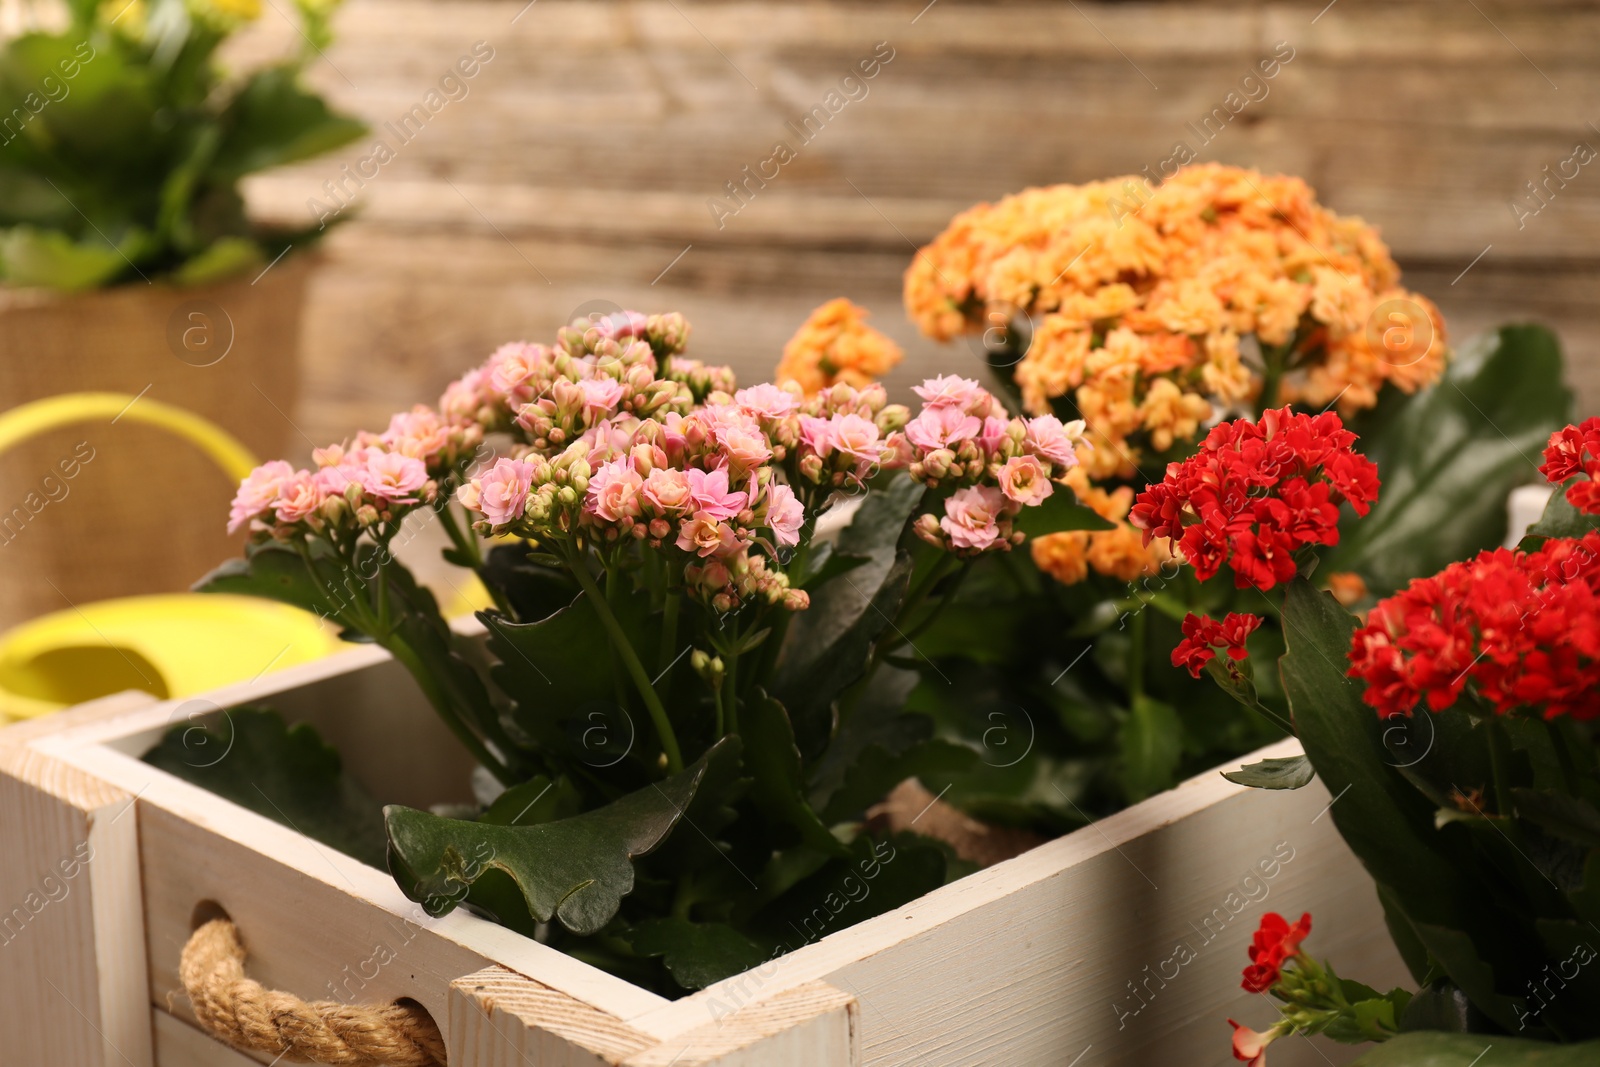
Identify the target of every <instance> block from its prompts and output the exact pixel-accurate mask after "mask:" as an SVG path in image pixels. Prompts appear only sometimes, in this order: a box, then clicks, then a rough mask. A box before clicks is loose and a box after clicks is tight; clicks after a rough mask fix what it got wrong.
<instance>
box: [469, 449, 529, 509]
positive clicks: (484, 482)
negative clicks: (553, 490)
mask: <svg viewBox="0 0 1600 1067" xmlns="http://www.w3.org/2000/svg"><path fill="white" fill-rule="evenodd" d="M532 481H533V464H531V463H528V462H527V461H525V460H520V459H509V458H507V457H504V456H502V457H501V458H500V459H498V460H496V461H495V465H494V466H492V467H490V468H489V469H488V470H487V471H485V472H484V473H483V474H480V475H479V476H478V477H476V478H474V479H472V480H471V481H470V482H468V483H466V484H465V485H463V486H462V487H461V488H460V489H458V490H457V491H456V499H457V500H458V501H460V502H461V506H462V507H464V508H466V509H467V510H468V511H476V512H479V513H480V514H482V515H483V517H484V518H485V519H487V520H488V521H489V524H490V525H491V526H503V525H505V524H506V523H508V522H514V521H515V520H517V519H520V518H522V509H523V507H524V506H525V505H526V504H527V502H528V487H529V485H530V484H531V483H532Z"/></svg>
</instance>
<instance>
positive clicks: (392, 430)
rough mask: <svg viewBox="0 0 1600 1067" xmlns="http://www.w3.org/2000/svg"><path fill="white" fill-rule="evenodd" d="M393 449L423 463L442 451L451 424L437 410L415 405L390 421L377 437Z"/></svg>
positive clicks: (448, 437) (447, 440)
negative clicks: (447, 423) (448, 424)
mask: <svg viewBox="0 0 1600 1067" xmlns="http://www.w3.org/2000/svg"><path fill="white" fill-rule="evenodd" d="M378 439H379V440H380V441H382V442H383V444H384V445H385V447H387V448H388V449H389V450H390V451H392V452H398V453H400V454H401V455H402V456H411V457H413V458H415V459H420V460H422V461H423V462H424V463H426V462H427V461H428V460H429V459H430V458H431V457H434V456H437V455H438V454H439V453H440V452H443V451H444V449H445V446H446V445H448V444H449V443H450V427H449V426H447V425H445V422H444V420H443V419H441V418H440V417H439V414H438V412H436V411H434V410H433V409H432V408H429V407H425V406H423V405H422V404H418V405H417V406H416V407H414V408H412V409H411V410H410V411H402V412H400V413H399V414H398V415H395V416H394V417H393V418H391V419H390V420H389V428H388V429H387V430H385V431H384V432H383V433H382V434H380V435H379V438H378Z"/></svg>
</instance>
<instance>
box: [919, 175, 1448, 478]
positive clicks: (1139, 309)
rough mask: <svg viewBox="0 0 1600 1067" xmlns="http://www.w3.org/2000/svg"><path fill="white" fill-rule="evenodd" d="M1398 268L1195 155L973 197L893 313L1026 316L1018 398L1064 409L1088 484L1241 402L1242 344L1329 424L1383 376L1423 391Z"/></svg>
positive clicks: (1440, 357) (1293, 184)
mask: <svg viewBox="0 0 1600 1067" xmlns="http://www.w3.org/2000/svg"><path fill="white" fill-rule="evenodd" d="M1399 276H1400V272H1399V269H1398V268H1397V267H1396V266H1395V263H1394V260H1393V259H1392V258H1391V257H1390V255H1389V250H1388V248H1386V247H1385V246H1384V244H1383V242H1382V241H1381V240H1380V239H1379V238H1378V235H1377V232H1376V231H1375V230H1373V229H1372V227H1370V226H1368V225H1367V224H1366V223H1364V222H1362V221H1361V220H1360V219H1357V218H1348V217H1341V216H1339V215H1335V214H1334V213H1333V212H1331V211H1329V210H1327V209H1326V208H1324V207H1322V206H1321V205H1320V204H1318V203H1317V202H1316V199H1315V197H1314V196H1313V194H1312V191H1311V189H1310V188H1309V187H1308V186H1307V185H1306V184H1305V182H1303V181H1301V180H1300V179H1298V178H1287V177H1266V176H1264V175H1262V174H1260V173H1258V172H1256V171H1253V170H1244V169H1241V168H1238V167H1227V166H1222V165H1220V164H1215V163H1211V164H1204V165H1200V166H1193V167H1188V168H1185V169H1183V170H1181V171H1179V172H1178V173H1177V174H1176V175H1175V176H1173V177H1172V178H1171V179H1169V180H1168V181H1166V182H1164V183H1163V184H1162V185H1161V186H1160V187H1155V186H1152V185H1151V184H1150V183H1149V182H1148V181H1147V180H1146V179H1144V178H1142V177H1138V176H1132V177H1126V178H1112V179H1110V180H1107V181H1101V182H1091V183H1088V184H1086V185H1057V186H1051V187H1048V188H1038V189H1028V190H1026V191H1024V192H1021V193H1018V194H1016V195H1014V196H1009V197H1006V198H1005V199H1003V200H1001V201H999V202H998V203H994V204H980V205H978V206H976V207H974V208H972V209H970V210H968V211H966V212H963V213H962V214H961V215H958V216H957V217H956V218H955V219H954V220H952V222H951V223H950V226H949V227H948V228H947V229H946V230H945V231H944V232H943V233H942V234H940V235H939V236H938V237H937V238H935V240H934V241H933V243H932V244H930V245H928V246H927V247H925V248H923V249H922V250H921V251H920V252H919V253H918V254H917V257H916V259H915V260H914V261H913V262H912V264H911V267H910V268H909V269H908V270H907V271H906V278H905V302H906V309H907V311H908V312H909V314H910V315H911V317H912V319H913V320H914V321H915V322H916V323H917V325H918V326H919V327H920V328H921V330H922V331H923V333H925V334H927V335H928V336H930V337H934V338H936V339H939V340H946V339H949V338H951V337H953V336H955V335H957V334H961V333H973V332H979V331H982V330H984V329H985V328H987V327H992V326H994V325H995V324H996V323H1000V322H1006V321H1009V320H1011V319H1015V318H1022V317H1024V316H1025V317H1026V318H1027V319H1028V320H1029V321H1030V322H1031V325H1032V340H1031V342H1030V345H1029V348H1028V351H1027V354H1026V355H1025V356H1024V357H1023V358H1022V360H1021V362H1020V363H1019V364H1018V365H1017V367H1016V376H1017V381H1018V384H1019V385H1020V386H1021V388H1022V393H1023V401H1024V403H1025V404H1026V406H1027V407H1028V409H1029V410H1030V411H1034V412H1043V411H1047V410H1049V408H1050V402H1051V401H1052V400H1054V399H1056V398H1058V397H1067V398H1069V399H1071V400H1072V401H1073V402H1074V403H1075V404H1076V406H1077V409H1078V413H1079V414H1081V415H1082V416H1083V417H1084V418H1085V419H1086V420H1087V421H1088V424H1089V429H1090V431H1091V433H1090V439H1091V440H1092V441H1093V443H1094V444H1095V445H1096V446H1097V447H1096V448H1095V449H1094V451H1092V452H1087V453H1086V454H1085V455H1084V456H1083V457H1082V459H1083V462H1084V464H1085V466H1086V467H1087V469H1088V471H1089V474H1090V475H1091V476H1092V477H1095V478H1107V477H1117V478H1132V477H1134V475H1135V473H1136V469H1137V465H1138V463H1139V461H1140V451H1141V449H1148V450H1151V451H1154V452H1157V453H1161V452H1165V451H1167V450H1168V449H1169V448H1171V447H1173V445H1174V444H1175V443H1181V442H1182V441H1185V440H1189V439H1192V438H1193V437H1194V436H1195V435H1196V434H1197V433H1198V432H1199V429H1200V427H1201V426H1202V425H1203V424H1204V423H1205V421H1206V420H1207V419H1209V418H1211V417H1212V415H1213V413H1214V412H1213V408H1214V406H1219V405H1220V406H1222V407H1226V406H1229V405H1235V404H1238V403H1239V402H1241V401H1244V400H1247V399H1253V398H1256V397H1258V396H1259V395H1260V393H1261V390H1262V385H1263V374H1262V363H1260V362H1258V361H1257V359H1256V356H1255V353H1254V352H1253V351H1252V349H1253V348H1254V346H1256V345H1259V346H1260V348H1261V350H1262V351H1263V353H1265V354H1269V355H1270V356H1271V358H1272V360H1273V361H1274V362H1275V363H1276V364H1277V365H1278V367H1277V368H1275V369H1274V372H1273V374H1274V377H1275V378H1277V379H1278V380H1277V382H1276V386H1275V390H1274V395H1272V396H1270V397H1267V398H1265V400H1266V402H1267V403H1268V404H1269V405H1274V406H1275V405H1279V404H1283V403H1285V402H1302V403H1305V404H1308V405H1315V406H1321V405H1325V404H1331V403H1334V402H1337V403H1338V405H1339V409H1340V410H1341V412H1343V413H1345V414H1346V415H1348V414H1350V413H1351V412H1353V411H1356V410H1358V409H1361V408H1366V407H1371V406H1372V405H1373V404H1375V403H1376V402H1377V398H1378V392H1379V390H1380V389H1381V388H1382V387H1383V385H1384V383H1386V382H1393V383H1394V384H1395V385H1396V386H1397V387H1399V388H1400V389H1403V390H1405V391H1406V392H1411V391H1413V390H1415V389H1417V388H1419V387H1420V386H1423V385H1427V384H1429V383H1431V382H1433V381H1434V380H1436V379H1437V378H1438V377H1439V374H1440V373H1441V371H1442V370H1443V367H1444V363H1445V359H1446V358H1447V355H1448V349H1447V346H1446V344H1445V337H1444V323H1443V321H1442V320H1441V319H1440V317H1439V313H1438V310H1437V309H1436V308H1435V307H1434V306H1433V304H1432V303H1430V302H1429V301H1428V300H1427V299H1425V298H1423V297H1421V296H1417V295H1416V294H1414V293H1410V292H1407V291H1406V290H1404V289H1401V288H1399V287H1398V281H1399ZM1251 338H1253V339H1254V340H1253V341H1252V340H1249V339H1251ZM1279 370H1282V371H1283V372H1284V373H1283V374H1282V375H1281V377H1280V376H1279Z"/></svg>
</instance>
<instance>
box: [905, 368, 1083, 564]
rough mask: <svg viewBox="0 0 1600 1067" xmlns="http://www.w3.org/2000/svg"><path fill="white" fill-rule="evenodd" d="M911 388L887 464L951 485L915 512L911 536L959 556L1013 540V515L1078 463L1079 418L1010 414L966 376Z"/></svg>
mask: <svg viewBox="0 0 1600 1067" xmlns="http://www.w3.org/2000/svg"><path fill="white" fill-rule="evenodd" d="M913 391H914V392H915V393H916V394H917V396H919V397H920V398H921V399H922V410H921V411H919V412H918V413H917V416H916V418H914V419H911V420H910V421H909V422H907V423H906V425H905V427H904V429H902V430H901V431H899V432H896V433H894V434H891V435H890V437H889V440H888V449H889V451H890V453H891V455H890V459H889V461H888V465H889V466H893V467H897V468H904V469H905V470H906V471H907V472H908V473H909V474H910V476H911V477H913V478H915V479H916V480H918V481H920V482H923V483H925V484H927V485H928V486H929V487H930V488H935V489H940V488H944V489H949V488H952V487H953V488H954V491H953V492H951V493H950V494H949V496H947V497H946V498H945V501H944V515H943V516H942V517H940V516H935V515H933V514H926V515H922V516H920V517H919V518H918V519H917V522H916V531H917V534H918V536H920V537H922V538H923V539H924V540H926V541H928V542H930V543H932V544H935V545H939V546H940V547H942V548H945V549H947V550H948V551H951V552H955V553H956V554H958V555H975V554H978V553H981V552H987V551H990V550H992V549H1009V548H1010V547H1011V546H1012V545H1014V544H1020V543H1021V541H1022V539H1023V538H1022V534H1021V533H1020V532H1017V531H1015V530H1014V529H1013V527H1012V520H1013V519H1015V517H1016V516H1017V514H1018V513H1019V512H1021V510H1022V509H1023V508H1024V507H1033V506H1036V505H1038V504H1041V503H1043V502H1044V501H1045V500H1046V499H1048V498H1049V497H1050V495H1051V494H1052V493H1054V492H1055V485H1054V483H1055V481H1056V480H1058V479H1060V478H1061V477H1062V476H1063V475H1065V474H1066V472H1067V471H1069V470H1071V469H1072V468H1073V467H1075V466H1077V463H1078V455H1077V450H1078V448H1079V447H1080V446H1083V445H1084V441H1083V435H1084V424H1083V423H1082V422H1081V421H1075V422H1071V423H1066V424H1063V423H1062V422H1061V420H1060V419H1057V418H1056V417H1055V416H1053V415H1044V416H1040V417H1038V418H1034V419H1023V418H1012V417H1009V416H1007V414H1006V411H1005V408H1004V407H1003V406H1002V405H1001V403H1000V402H999V401H998V400H997V399H995V397H994V396H992V395H991V394H990V393H989V392H988V391H986V390H985V389H983V387H981V386H980V385H979V384H978V383H977V382H975V381H973V380H972V379H970V378H958V377H954V376H949V375H945V376H941V377H938V378H930V379H928V380H927V381H925V382H923V383H922V384H921V385H919V386H916V387H915V389H914V390H913Z"/></svg>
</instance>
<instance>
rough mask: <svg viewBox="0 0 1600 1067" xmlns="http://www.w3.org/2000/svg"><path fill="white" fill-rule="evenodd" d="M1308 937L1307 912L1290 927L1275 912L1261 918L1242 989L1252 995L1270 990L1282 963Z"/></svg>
mask: <svg viewBox="0 0 1600 1067" xmlns="http://www.w3.org/2000/svg"><path fill="white" fill-rule="evenodd" d="M1310 933H1311V913H1310V912H1306V913H1304V914H1303V915H1301V916H1300V921H1299V922H1297V923H1294V924H1293V925H1291V924H1290V923H1289V921H1288V920H1287V919H1285V918H1284V917H1283V916H1282V915H1279V914H1278V913H1277V912H1275V911H1269V912H1267V913H1266V914H1265V915H1263V916H1261V926H1260V927H1258V928H1257V930H1256V935H1255V937H1254V938H1252V939H1251V941H1250V966H1248V967H1246V968H1245V969H1244V982H1243V983H1241V984H1242V985H1243V986H1244V988H1245V989H1247V990H1249V991H1250V992H1252V993H1265V992H1266V991H1267V990H1269V989H1271V988H1272V987H1273V986H1274V985H1275V984H1277V981H1278V978H1279V977H1280V976H1282V974H1283V964H1284V961H1285V960H1287V959H1289V958H1290V957H1292V956H1294V955H1296V954H1298V953H1299V951H1300V942H1302V941H1304V940H1305V939H1306V935H1308V934H1310ZM1234 1025H1235V1027H1237V1025H1238V1024H1237V1023H1235V1024H1234Z"/></svg>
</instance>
